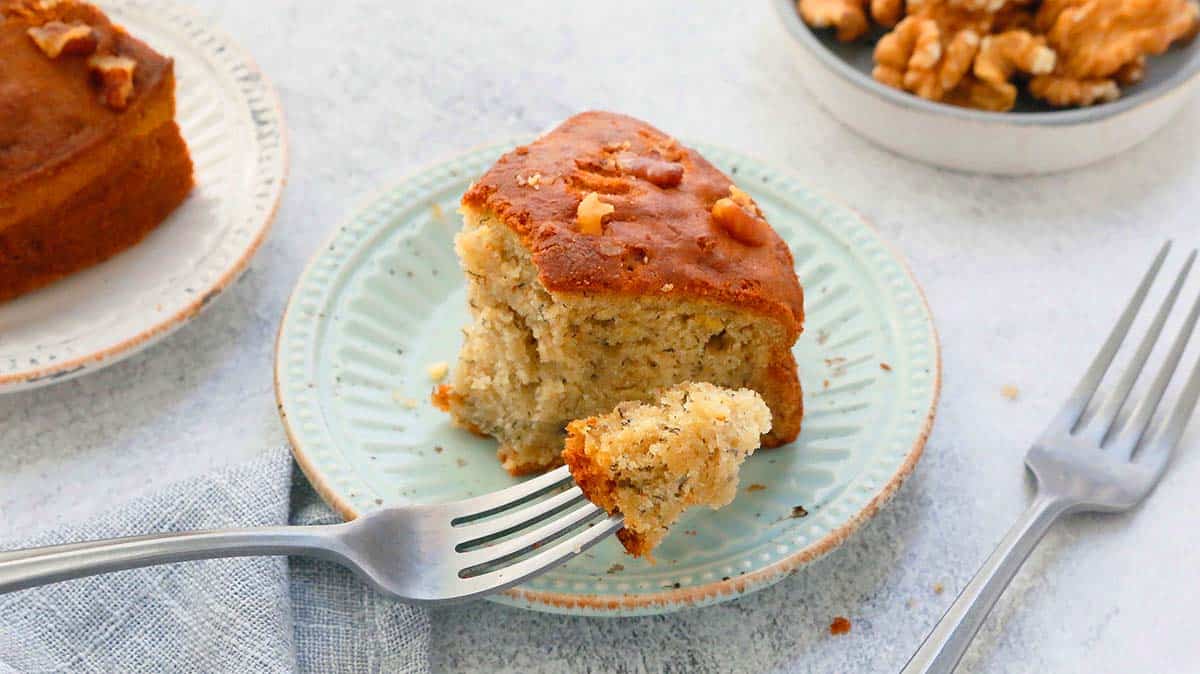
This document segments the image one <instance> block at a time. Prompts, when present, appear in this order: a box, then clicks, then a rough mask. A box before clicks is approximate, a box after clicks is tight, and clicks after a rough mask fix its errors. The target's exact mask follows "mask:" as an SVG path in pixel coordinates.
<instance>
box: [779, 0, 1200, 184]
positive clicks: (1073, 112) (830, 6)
mask: <svg viewBox="0 0 1200 674" xmlns="http://www.w3.org/2000/svg"><path fill="white" fill-rule="evenodd" d="M773 2H775V4H776V7H777V9H778V10H779V14H780V17H781V18H782V20H783V23H784V25H785V27H786V28H787V29H788V32H789V33H791V34H792V36H794V37H795V38H796V40H795V41H796V43H797V44H798V45H799V47H800V48H799V50H798V53H799V58H800V61H801V64H800V65H801V68H802V74H803V79H804V80H805V84H806V85H807V86H808V88H809V89H810V91H811V92H812V93H813V95H814V96H815V97H816V98H817V99H818V100H819V101H820V103H821V104H822V105H823V106H824V107H825V108H826V109H827V110H829V111H830V112H831V113H832V114H833V115H834V116H835V117H837V118H838V119H839V120H841V121H842V122H843V123H845V124H846V125H847V126H850V127H851V128H853V129H855V130H856V131H858V132H859V133H861V134H863V135H864V136H866V137H867V138H869V139H871V140H873V141H875V142H876V143H878V144H880V145H883V146H884V147H887V148H889V149H891V150H893V151H895V152H898V153H900V154H903V155H906V156H909V157H912V158H914V159H918V160H921V161H925V162H928V163H931V164H935V165H938V166H943V167H946V168H952V169H958V170H964V171H974V172H982V173H995V174H1005V175H1022V174H1031V173H1048V172H1052V171H1062V170H1066V169H1070V168H1075V167H1078V166H1083V165H1085V164H1089V163H1092V162H1095V161H1098V160H1100V159H1104V158H1106V157H1109V156H1112V155H1114V154H1117V153H1118V152H1121V151H1123V150H1125V149H1128V148H1129V147H1132V146H1133V145H1135V144H1137V143H1138V142H1140V141H1142V140H1144V139H1145V138H1146V137H1147V136H1149V135H1150V134H1151V133H1153V132H1154V131H1155V130H1156V129H1158V128H1159V127H1161V126H1162V125H1163V124H1165V123H1166V122H1167V121H1168V120H1169V119H1170V118H1171V116H1172V115H1173V114H1174V113H1175V112H1177V111H1178V110H1179V109H1180V107H1182V105H1183V104H1184V103H1185V102H1186V101H1187V99H1188V97H1189V94H1191V93H1192V92H1193V90H1194V89H1195V88H1196V86H1197V85H1198V84H1200V40H1195V39H1194V38H1195V36H1196V34H1197V32H1198V31H1200V6H1198V5H1197V0H773Z"/></svg>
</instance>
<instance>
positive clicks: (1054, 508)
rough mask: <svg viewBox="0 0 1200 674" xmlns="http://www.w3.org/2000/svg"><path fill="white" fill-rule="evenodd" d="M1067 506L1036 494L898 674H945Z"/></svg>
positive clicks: (1069, 505)
mask: <svg viewBox="0 0 1200 674" xmlns="http://www.w3.org/2000/svg"><path fill="white" fill-rule="evenodd" d="M1070 507H1071V504H1070V503H1069V502H1067V501H1064V500H1062V499H1058V498H1049V497H1042V496H1040V495H1039V496H1038V497H1037V498H1035V499H1034V501H1033V503H1032V504H1030V506H1029V508H1028V509H1026V510H1025V513H1024V514H1022V515H1021V518H1020V519H1019V520H1017V523H1016V524H1014V525H1013V527H1012V528H1011V529H1009V531H1008V533H1007V534H1006V535H1005V536H1004V540H1002V541H1000V545H999V546H997V547H996V550H995V551H994V552H993V553H992V554H991V556H990V557H988V559H987V561H986V562H984V563H983V567H982V568H980V569H979V571H977V572H976V573H975V577H974V578H972V579H971V582H969V583H967V586H966V587H964V588H963V590H962V592H961V593H959V595H958V598H957V599H955V600H954V603H953V604H951V605H950V608H949V609H947V610H946V614H945V615H943V616H942V619H941V620H939V621H938V624H937V625H936V626H935V627H934V628H933V631H932V632H930V633H929V636H927V637H925V641H924V642H923V643H922V644H921V647H920V648H918V649H917V652H916V653H914V654H913V656H912V658H910V659H909V661H908V664H907V665H905V666H904V669H903V670H901V673H900V674H950V673H951V672H953V671H954V668H955V667H957V666H958V661H959V660H961V659H962V656H963V653H965V652H966V651H967V646H969V645H970V644H971V640H972V639H974V638H975V633H976V632H978V631H979V628H980V626H981V625H983V621H984V620H985V619H986V618H987V616H988V613H990V612H991V610H992V606H994V605H995V604H996V600H997V599H999V598H1000V595H1001V594H1003V593H1004V589H1005V588H1007V587H1008V584H1009V582H1011V581H1012V578H1013V576H1015V575H1016V573H1017V570H1018V569H1020V568H1021V565H1022V564H1024V563H1025V559H1026V558H1028V557H1029V553H1031V552H1033V548H1034V547H1036V546H1037V544H1038V542H1039V541H1041V540H1042V536H1044V535H1045V534H1046V532H1047V531H1048V530H1049V529H1050V525H1052V524H1054V522H1055V521H1057V520H1058V518H1059V517H1060V516H1061V515H1062V514H1063V513H1065V512H1066V511H1067V510H1069V509H1070Z"/></svg>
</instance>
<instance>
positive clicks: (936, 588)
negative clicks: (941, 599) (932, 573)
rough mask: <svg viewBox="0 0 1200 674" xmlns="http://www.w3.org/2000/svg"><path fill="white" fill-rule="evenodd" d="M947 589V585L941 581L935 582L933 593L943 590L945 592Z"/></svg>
mask: <svg viewBox="0 0 1200 674" xmlns="http://www.w3.org/2000/svg"><path fill="white" fill-rule="evenodd" d="M945 591H946V586H945V585H942V584H941V583H934V584H933V593H934V594H941V593H942V592H945Z"/></svg>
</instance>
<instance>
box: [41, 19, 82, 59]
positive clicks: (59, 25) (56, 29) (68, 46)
mask: <svg viewBox="0 0 1200 674" xmlns="http://www.w3.org/2000/svg"><path fill="white" fill-rule="evenodd" d="M25 32H26V33H27V34H28V35H29V37H30V38H31V39H32V40H33V41H34V43H35V44H36V45H37V46H38V49H41V50H42V53H43V54H45V55H46V56H49V57H50V58H52V59H56V58H58V57H59V56H87V55H88V54H91V53H92V52H94V51H96V34H95V33H94V32H93V31H92V27H91V26H89V25H87V24H83V23H78V22H76V23H70V24H67V23H63V22H62V21H50V22H47V23H45V24H43V25H41V26H34V27H32V28H30V29H28V30H27V31H25Z"/></svg>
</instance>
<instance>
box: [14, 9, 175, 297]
mask: <svg viewBox="0 0 1200 674" xmlns="http://www.w3.org/2000/svg"><path fill="white" fill-rule="evenodd" d="M0 55H2V56H0V301H2V300H5V299H9V298H12V297H15V296H17V295H19V294H21V293H24V292H27V291H30V290H33V289H35V288H38V287H41V286H43V285H46V284H48V283H50V282H52V281H54V280H56V279H59V278H61V277H63V276H66V275H68V274H71V273H73V272H75V271H78V270H80V269H83V268H85V267H88V266H91V265H94V264H96V263H98V262H101V261H102V260H105V259H106V258H109V257H111V256H112V255H115V254H116V253H118V252H120V251H122V250H124V249H126V248H128V247H130V246H132V245H133V244H135V243H137V242H138V241H139V240H141V239H142V238H143V237H144V236H145V235H146V234H147V233H149V232H150V231H151V230H153V229H154V228H155V227H156V226H157V225H158V224H159V223H161V222H162V221H163V219H164V218H166V217H167V215H168V214H169V213H171V211H172V210H174V209H175V207H176V206H178V205H179V204H180V202H182V201H183V199H184V198H185V197H186V196H187V194H188V192H189V190H190V189H191V187H192V163H191V160H190V159H189V157H188V151H187V147H186V145H185V144H184V141H183V138H182V137H181V136H180V134H179V127H178V126H177V125H176V124H175V77H174V71H173V64H172V61H171V59H169V58H166V57H164V56H162V55H160V54H158V53H156V52H155V51H154V50H152V49H151V48H150V47H148V46H146V45H145V44H144V43H142V42H140V41H138V40H137V39H135V38H133V37H131V36H130V35H129V34H128V33H126V32H125V31H124V30H122V29H121V28H120V27H118V26H116V25H114V24H113V23H112V22H110V21H109V20H108V18H106V17H105V16H104V14H103V13H101V12H100V11H99V10H98V9H96V8H95V7H93V6H91V5H88V4H84V3H81V2H74V1H70V0H57V1H55V0H0Z"/></svg>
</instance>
